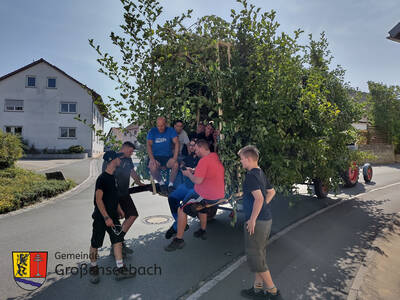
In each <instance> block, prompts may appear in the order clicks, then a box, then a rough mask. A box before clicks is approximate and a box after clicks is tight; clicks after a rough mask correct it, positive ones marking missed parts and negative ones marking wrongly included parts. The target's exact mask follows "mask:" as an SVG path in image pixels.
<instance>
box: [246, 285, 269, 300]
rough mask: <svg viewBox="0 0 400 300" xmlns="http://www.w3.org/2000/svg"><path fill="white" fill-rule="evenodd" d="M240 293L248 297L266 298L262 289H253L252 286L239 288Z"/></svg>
mask: <svg viewBox="0 0 400 300" xmlns="http://www.w3.org/2000/svg"><path fill="white" fill-rule="evenodd" d="M240 295H242V296H243V297H245V298H248V299H268V297H267V296H266V295H265V293H264V291H263V290H257V291H256V290H255V289H254V288H253V287H251V288H249V289H245V290H241V292H240Z"/></svg>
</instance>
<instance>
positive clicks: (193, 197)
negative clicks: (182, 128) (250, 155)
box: [165, 140, 225, 251]
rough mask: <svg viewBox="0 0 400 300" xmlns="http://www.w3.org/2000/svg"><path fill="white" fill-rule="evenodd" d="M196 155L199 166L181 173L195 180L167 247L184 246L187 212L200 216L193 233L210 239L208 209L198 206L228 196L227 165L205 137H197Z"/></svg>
mask: <svg viewBox="0 0 400 300" xmlns="http://www.w3.org/2000/svg"><path fill="white" fill-rule="evenodd" d="M195 151H196V155H197V156H198V157H200V161H199V163H198V164H197V167H196V170H194V169H190V168H187V169H186V170H182V174H183V175H184V176H186V177H188V178H189V179H190V180H191V181H192V182H193V183H194V189H192V190H190V191H189V192H188V193H187V194H186V196H185V198H184V200H183V202H182V204H181V206H180V208H179V209H178V232H177V234H176V237H175V238H174V239H173V240H172V242H171V244H169V245H168V246H167V247H165V250H166V251H174V250H176V249H182V248H183V247H184V246H185V242H184V240H183V233H184V231H185V227H186V224H187V215H189V216H191V217H197V216H198V217H199V219H200V229H199V230H197V231H196V232H194V236H195V237H198V238H201V239H203V240H205V239H207V234H206V226H207V211H208V208H203V209H201V210H199V211H197V210H196V209H195V206H196V205H198V204H200V205H202V206H205V205H206V204H215V203H216V202H218V201H219V200H220V199H221V198H224V197H225V178H224V175H225V169H224V166H223V165H222V163H221V161H220V160H219V157H218V154H216V153H213V152H210V146H209V144H208V142H207V141H205V140H198V141H197V142H196V147H195Z"/></svg>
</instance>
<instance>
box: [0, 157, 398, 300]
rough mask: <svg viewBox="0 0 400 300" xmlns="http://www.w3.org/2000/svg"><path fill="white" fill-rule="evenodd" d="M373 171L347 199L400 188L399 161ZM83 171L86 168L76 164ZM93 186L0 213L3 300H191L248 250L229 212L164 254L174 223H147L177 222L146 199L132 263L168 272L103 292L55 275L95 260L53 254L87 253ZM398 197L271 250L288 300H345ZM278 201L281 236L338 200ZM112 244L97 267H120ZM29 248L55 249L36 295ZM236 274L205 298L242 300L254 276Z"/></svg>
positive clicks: (372, 197)
mask: <svg viewBox="0 0 400 300" xmlns="http://www.w3.org/2000/svg"><path fill="white" fill-rule="evenodd" d="M374 171H375V174H374V180H375V181H376V183H375V184H371V185H365V184H361V183H360V184H359V185H357V186H356V187H355V188H352V189H347V190H345V192H346V194H340V195H339V197H346V196H347V195H348V194H359V193H364V192H366V191H369V190H372V189H376V188H379V187H382V186H385V185H388V184H391V183H395V182H400V169H399V165H394V166H392V167H386V166H385V167H376V168H374ZM76 172H79V168H78V167H76ZM93 183H94V179H92V180H89V181H88V182H86V183H85V184H84V185H83V187H82V188H81V189H79V190H77V191H76V192H74V193H72V194H70V195H68V196H66V197H62V198H61V199H58V200H56V201H52V202H49V203H48V204H47V205H43V206H40V207H38V208H34V209H30V210H27V211H24V212H22V213H19V214H11V215H8V216H1V217H0V228H1V230H0V253H1V260H0V295H1V298H2V299H27V298H32V299H59V300H61V299H71V298H73V299H92V298H95V299H176V298H179V297H180V296H182V295H185V294H186V295H187V292H188V290H190V289H191V288H196V287H197V286H198V284H199V282H202V281H204V280H207V279H209V278H212V276H213V274H214V273H215V272H216V271H218V270H220V269H221V268H224V266H226V265H227V264H229V263H230V262H231V261H232V260H233V259H235V258H237V257H240V256H241V255H242V254H243V237H242V236H243V232H242V229H241V228H242V223H243V220H242V219H240V218H239V222H238V225H237V226H236V227H235V228H232V227H231V226H230V225H229V223H230V218H229V214H228V212H222V213H221V214H219V215H218V216H217V217H216V220H214V221H213V222H211V223H210V224H209V227H208V232H209V239H208V240H207V241H202V240H197V239H195V238H193V236H192V234H193V231H195V230H197V228H198V222H197V220H191V221H190V226H191V228H190V229H189V231H188V232H187V233H186V236H185V241H186V243H187V246H186V247H185V248H184V249H182V250H179V251H176V252H172V253H168V252H165V251H164V250H163V247H164V246H165V245H167V244H168V241H167V240H165V239H164V233H165V231H166V229H168V227H169V226H170V225H171V221H168V222H167V223H165V224H156V225H153V224H147V223H146V222H145V218H146V217H154V216H160V215H161V216H166V217H168V216H170V213H169V208H168V203H167V200H166V198H162V197H159V196H153V195H151V194H150V193H141V194H137V195H135V197H134V201H135V204H136V206H137V208H138V211H139V214H140V216H139V219H138V220H137V221H136V222H135V224H134V225H133V227H132V229H131V231H130V232H129V233H128V234H127V236H126V238H127V243H128V245H129V246H130V247H131V248H133V249H134V255H133V256H132V257H131V258H129V260H127V261H126V263H128V264H131V265H132V266H135V267H136V268H139V267H152V266H154V265H155V266H157V267H159V268H160V269H161V274H157V275H149V274H146V275H138V276H137V277H136V278H134V279H129V280H125V281H122V282H115V281H114V280H113V278H112V277H111V276H102V280H101V282H100V284H99V285H96V286H93V285H91V284H90V283H89V282H88V280H87V278H86V276H83V277H82V278H80V276H79V275H71V274H64V275H59V274H56V266H57V265H58V269H57V270H65V268H66V267H67V266H69V267H71V266H78V267H79V266H80V265H81V264H83V263H86V262H87V260H85V259H79V258H77V259H65V260H64V259H57V258H56V257H55V256H56V253H64V254H81V253H86V252H87V251H88V248H89V244H90V243H89V239H90V235H91V218H90V215H91V213H92V211H93V191H94V187H93ZM398 188H399V186H397V190H398ZM395 191H396V187H394V188H388V189H385V190H380V191H377V192H371V193H368V194H366V195H365V196H362V197H360V199H357V200H351V201H347V202H345V203H343V204H340V205H338V206H337V207H335V208H333V209H332V210H330V211H328V212H327V213H324V214H322V215H320V216H318V217H316V218H314V219H312V220H310V221H308V222H306V223H304V224H303V225H301V226H300V227H298V228H297V229H296V230H295V231H291V232H290V233H288V234H287V235H285V236H284V237H282V238H281V239H279V240H278V241H277V242H276V243H274V244H272V245H271V249H270V253H269V261H270V267H271V270H272V272H273V275H274V277H275V278H276V280H277V283H278V284H279V286H280V288H281V289H282V290H283V291H284V296H286V298H285V299H336V298H337V299H343V297H344V295H345V294H346V286H347V285H348V284H349V282H351V278H352V276H354V275H353V274H354V273H355V272H356V270H357V264H358V263H359V261H360V259H362V255H363V251H364V250H363V249H364V248H365V247H367V246H368V242H369V240H370V239H372V238H373V236H374V234H375V233H376V231H377V230H378V229H379V228H380V227H381V226H383V225H384V224H385V221H386V218H387V215H388V214H390V213H391V212H395V211H396V210H397V211H400V200H399V199H398V196H397V194H396V193H395ZM396 197H397V198H396ZM274 201H275V203H274V217H275V220H274V230H273V231H274V232H277V231H279V230H280V229H282V228H284V227H285V226H287V225H289V224H291V223H293V222H295V221H296V220H298V219H301V218H303V217H304V216H306V215H309V214H310V213H312V212H313V211H316V210H318V209H320V208H323V207H326V206H327V205H330V204H332V203H334V202H336V201H338V200H335V199H327V200H324V201H321V200H317V199H316V198H315V197H309V196H298V197H290V198H289V199H288V198H284V197H280V198H277V199H275V200H274ZM153 220H159V219H157V218H155V219H153ZM109 246H110V242H109V241H108V239H107V237H106V239H105V243H104V247H103V248H102V249H101V251H100V255H101V259H100V261H99V264H100V265H101V266H110V267H114V265H115V262H114V260H113V259H112V258H111V257H110V256H108V252H109ZM24 250H28V251H29V250H31V251H36V250H43V251H48V253H49V260H48V276H47V281H46V283H45V284H44V286H43V287H41V288H40V289H38V290H37V291H35V292H26V291H24V290H22V289H21V288H19V287H18V286H17V285H16V284H15V283H14V282H13V281H14V280H13V276H12V261H11V252H12V251H24ZM60 265H62V267H60ZM142 269H143V268H142ZM142 269H141V270H142ZM160 269H157V270H160ZM58 273H60V272H58ZM158 273H160V272H158ZM230 276H231V277H228V278H227V279H226V280H224V281H222V282H220V283H219V284H218V285H217V286H215V288H214V289H212V290H210V291H209V292H208V294H205V295H203V297H204V299H220V298H221V297H222V298H223V299H225V298H232V299H236V298H237V299H240V298H239V296H238V293H239V291H240V288H242V287H247V285H249V283H250V281H251V280H250V277H249V276H250V274H249V273H248V272H247V271H246V266H245V265H243V266H241V267H239V268H238V269H237V270H236V271H234V272H233V273H232V274H231V275H230ZM326 295H330V297H331V298H329V297H325V296H326ZM313 297H314V298H313Z"/></svg>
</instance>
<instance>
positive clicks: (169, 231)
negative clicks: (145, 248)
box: [165, 226, 176, 240]
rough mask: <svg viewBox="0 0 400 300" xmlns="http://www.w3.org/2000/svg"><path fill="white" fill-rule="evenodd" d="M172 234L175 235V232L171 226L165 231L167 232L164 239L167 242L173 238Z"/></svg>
mask: <svg viewBox="0 0 400 300" xmlns="http://www.w3.org/2000/svg"><path fill="white" fill-rule="evenodd" d="M174 234H176V231H175V229H174V226H171V227H170V228H169V229H168V230H167V232H166V233H165V238H166V239H167V240H169V239H170V238H172V236H173V235H174Z"/></svg>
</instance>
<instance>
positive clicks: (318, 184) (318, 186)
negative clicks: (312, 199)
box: [314, 179, 329, 199]
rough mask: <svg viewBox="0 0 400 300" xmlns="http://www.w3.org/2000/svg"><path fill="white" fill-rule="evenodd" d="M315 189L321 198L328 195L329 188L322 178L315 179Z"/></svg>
mask: <svg viewBox="0 0 400 300" xmlns="http://www.w3.org/2000/svg"><path fill="white" fill-rule="evenodd" d="M314 190H315V194H316V195H317V197H318V198H319V199H323V198H326V197H327V196H328V192H329V188H328V186H327V185H326V184H324V183H323V182H322V180H321V179H314Z"/></svg>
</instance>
